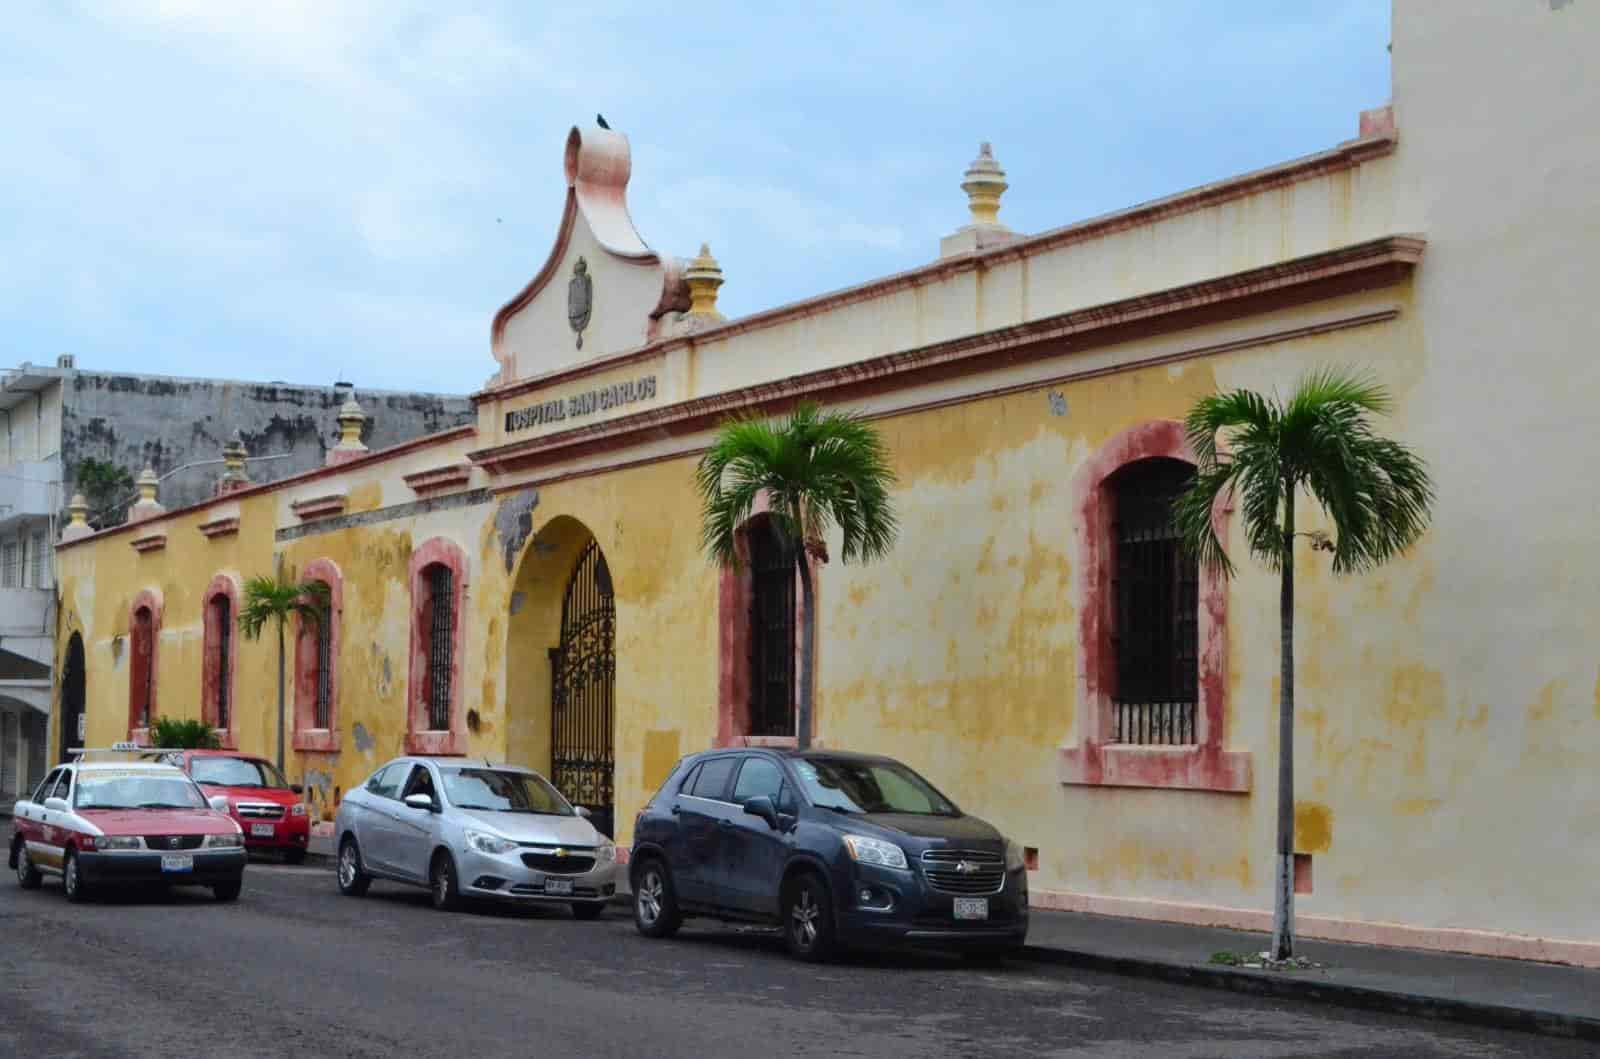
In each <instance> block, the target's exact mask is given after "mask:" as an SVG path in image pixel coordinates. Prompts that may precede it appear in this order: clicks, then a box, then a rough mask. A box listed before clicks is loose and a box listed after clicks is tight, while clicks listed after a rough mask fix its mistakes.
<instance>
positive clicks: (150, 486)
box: [128, 464, 167, 522]
mask: <svg viewBox="0 0 1600 1059" xmlns="http://www.w3.org/2000/svg"><path fill="white" fill-rule="evenodd" d="M134 481H135V484H137V485H138V487H139V499H138V500H135V501H134V503H133V506H132V507H130V508H129V509H128V521H129V522H139V521H142V520H144V519H147V518H154V517H155V516H157V515H160V514H162V513H164V512H165V511H166V510H167V509H166V508H164V507H162V506H161V502H160V501H159V500H157V499H156V493H157V492H159V491H160V489H161V479H160V478H157V477H156V469H155V468H154V467H151V466H149V465H148V464H146V465H145V469H144V470H142V471H140V472H139V477H138V478H136V479H135V480H134Z"/></svg>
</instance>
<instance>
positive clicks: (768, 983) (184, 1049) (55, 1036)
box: [0, 863, 1593, 1059]
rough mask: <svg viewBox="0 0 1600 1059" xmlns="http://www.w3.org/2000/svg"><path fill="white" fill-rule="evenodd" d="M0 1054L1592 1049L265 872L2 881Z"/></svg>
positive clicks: (919, 1058)
mask: <svg viewBox="0 0 1600 1059" xmlns="http://www.w3.org/2000/svg"><path fill="white" fill-rule="evenodd" d="M0 939H3V941H0V1056H24V1057H28V1059H44V1057H56V1056H60V1057H69V1056H70V1057H75V1059H77V1057H82V1059H91V1057H92V1059H110V1057H122V1056H161V1057H163V1059H174V1057H189V1056H194V1057H207V1059H212V1057H215V1059H231V1057H239V1056H296V1057H309V1056H362V1057H366V1056H383V1057H402V1056H403V1057H407V1059H411V1057H419V1059H420V1057H432V1056H441V1055H453V1054H459V1055H468V1056H472V1057H474V1059H488V1057H491V1056H519V1057H540V1056H577V1057H588V1056H595V1057H602V1056H651V1057H656V1056H696V1057H701V1059H722V1057H738V1059H750V1057H751V1056H753V1055H759V1056H763V1057H777V1056H788V1055H816V1056H874V1057H895V1056H908V1057H909V1056H914V1057H916V1059H928V1057H930V1056H1029V1057H1034V1056H1059V1057H1072V1059H1103V1057H1113V1056H1162V1057H1164V1059H1198V1057H1211V1056H1220V1057H1229V1059H1277V1057H1287V1056H1405V1057H1413V1056H1452V1057H1462V1056H1466V1057H1497V1056H1505V1057H1528V1056H1550V1057H1557V1056H1560V1057H1568V1056H1571V1057H1576V1056H1580V1055H1592V1054H1593V1052H1592V1049H1591V1048H1590V1047H1589V1046H1585V1045H1582V1044H1578V1043H1572V1042H1566V1041H1560V1040H1551V1039H1548V1038H1542V1037H1535V1036H1525V1035H1521V1034H1516V1033H1507V1032H1495V1031H1487V1030H1479V1029H1476V1028H1472V1027H1466V1026H1457V1025H1453V1024H1449V1023H1441V1022H1431V1021H1424V1020H1414V1019H1408V1018H1403V1017H1396V1016H1385V1015H1377V1014H1366V1013H1363V1012H1356V1011H1347V1010H1343V1009H1340V1008H1335V1007H1328V1006H1323V1005H1315V1004H1296V1003H1289V1002H1284V1001H1275V1000H1267V999H1258V998H1255V997H1246V996H1238V995H1234V994H1230V993H1225V992H1218V991H1213V990H1206V989H1198V988H1187V987H1183V986H1176V985H1169V984H1165V983H1159V982H1147V981H1143V980H1139V979H1134V978H1124V977H1120V976H1116V975H1100V974H1093V973H1085V972H1080V971H1071V970H1066V969H1056V968H1044V967H1039V966H1035V965H1030V964H1028V963H1025V962H1010V963H1006V964H1004V965H1001V966H999V967H996V968H977V967H971V966H967V965H964V964H962V963H960V962H958V961H956V960H954V959H948V958H945V957H943V956H939V955H910V956H900V955H892V956H879V955H873V956H852V957H848V958H846V959H844V960H843V961H842V962H839V963H836V964H831V965H826V966H823V967H820V968H818V967H812V966H808V965H804V964H800V963H796V962H793V961H791V960H790V959H789V958H788V957H787V956H786V955H785V954H784V952H783V948H782V945H781V942H780V941H779V940H778V939H777V938H776V937H775V936H772V935H770V934H768V933H766V932H761V931H754V930H749V929H736V928H729V927H723V926H719V925H700V924H698V923H693V922H692V923H690V924H689V925H688V926H686V927H685V928H684V930H683V932H682V933H681V934H679V936H678V938H676V939H674V940H673V941H670V942H651V941H647V940H646V939H644V938H641V937H639V936H638V935H637V934H636V933H635V932H634V929H633V925H632V923H631V921H630V920H629V919H628V918H627V916H626V913H625V911H624V910H621V909H613V910H610V911H608V912H607V915H606V917H605V918H604V919H602V920H601V921H599V922H596V923H579V922H577V921H576V920H574V919H573V918H572V917H571V916H570V915H569V914H568V913H567V912H566V911H565V910H564V909H563V910H552V911H531V910H486V911H471V912H465V913H456V914H445V913H439V912H435V911H433V909H432V908H430V907H429V905H428V903H427V897H426V895H425V894H424V893H423V892H422V891H420V890H416V891H413V890H408V889H405V888H402V887H397V886H390V885H386V884H384V883H377V884H375V885H374V886H373V888H372V891H371V893H370V894H369V895H368V896H367V897H365V898H359V899H355V898H346V897H341V896H339V895H338V893H337V891H336V890H335V887H334V881H333V875H332V873H331V872H329V871H327V870H324V869H320V868H313V867H301V868H291V867H287V866H280V865H269V864H264V863H263V864H252V865H251V866H250V868H249V870H248V871H247V873H246V878H245V891H244V895H243V896H242V897H241V898H240V899H239V901H238V903H236V904H232V905H222V904H216V903H213V901H212V900H211V897H210V895H209V893H208V892H206V891H178V892H177V893H176V894H175V895H171V896H167V895H162V894H159V893H158V894H136V895H122V896H115V897H102V898H100V899H98V900H96V901H95V902H94V903H92V904H88V905H81V906H74V905H69V904H67V902H66V900H65V898H64V897H63V896H62V893H61V887H60V884H59V882H57V881H55V880H47V881H46V882H45V885H44V887H43V888H42V889H40V890H36V891H31V892H28V891H23V890H21V889H20V888H19V887H17V885H16V883H15V882H14V880H13V879H11V878H7V879H4V880H0Z"/></svg>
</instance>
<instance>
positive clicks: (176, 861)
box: [161, 853, 194, 871]
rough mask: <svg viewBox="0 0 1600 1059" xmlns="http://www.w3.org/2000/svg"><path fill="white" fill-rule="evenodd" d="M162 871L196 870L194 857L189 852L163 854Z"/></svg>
mask: <svg viewBox="0 0 1600 1059" xmlns="http://www.w3.org/2000/svg"><path fill="white" fill-rule="evenodd" d="M161 870H162V871H194V857H193V856H191V855H190V854H188V853H170V854H163V855H162V857H161Z"/></svg>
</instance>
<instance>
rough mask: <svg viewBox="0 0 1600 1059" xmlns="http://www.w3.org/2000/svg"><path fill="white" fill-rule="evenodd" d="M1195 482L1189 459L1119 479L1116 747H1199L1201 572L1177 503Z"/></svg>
mask: <svg viewBox="0 0 1600 1059" xmlns="http://www.w3.org/2000/svg"><path fill="white" fill-rule="evenodd" d="M1193 480H1194V468H1193V467H1192V466H1191V465H1189V464H1187V463H1184V462H1182V461H1181V460H1174V459H1167V458H1156V459H1149V460H1140V461H1138V462H1137V463H1131V464H1129V465H1127V466H1126V467H1123V468H1122V469H1121V470H1119V471H1118V472H1117V473H1116V474H1115V475H1113V476H1112V479H1111V482H1110V485H1111V494H1112V502H1113V503H1114V504H1115V506H1116V510H1115V512H1114V514H1113V515H1112V526H1113V536H1114V538H1115V540H1114V541H1113V542H1112V544H1113V548H1114V550H1115V553H1116V558H1115V565H1116V634H1115V647H1116V654H1117V682H1116V692H1115V694H1114V695H1113V696H1112V700H1113V702H1114V703H1115V704H1116V710H1115V714H1114V720H1113V724H1112V741H1113V742H1117V743H1141V744H1163V745H1172V744H1176V745H1186V744H1191V743H1195V742H1197V741H1198V740H1197V736H1196V731H1197V729H1196V725H1195V706H1196V703H1197V702H1198V701H1199V692H1200V656H1199V651H1198V646H1199V640H1198V631H1199V618H1200V593H1199V584H1200V565H1199V563H1198V562H1197V561H1196V560H1195V559H1194V557H1192V556H1190V555H1187V554H1186V553H1185V552H1184V550H1183V547H1182V545H1181V543H1180V541H1179V538H1178V531H1177V528H1176V527H1175V526H1174V525H1173V521H1172V504H1173V501H1174V500H1176V499H1177V497H1178V496H1179V494H1181V493H1182V492H1183V491H1184V490H1185V489H1187V488H1188V487H1189V483H1190V482H1192V481H1193Z"/></svg>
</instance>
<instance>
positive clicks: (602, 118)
mask: <svg viewBox="0 0 1600 1059" xmlns="http://www.w3.org/2000/svg"><path fill="white" fill-rule="evenodd" d="M594 120H595V121H597V122H599V123H600V127H601V128H602V129H609V128H611V126H609V125H607V124H606V118H605V115H604V114H596V115H595V116H594Z"/></svg>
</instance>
